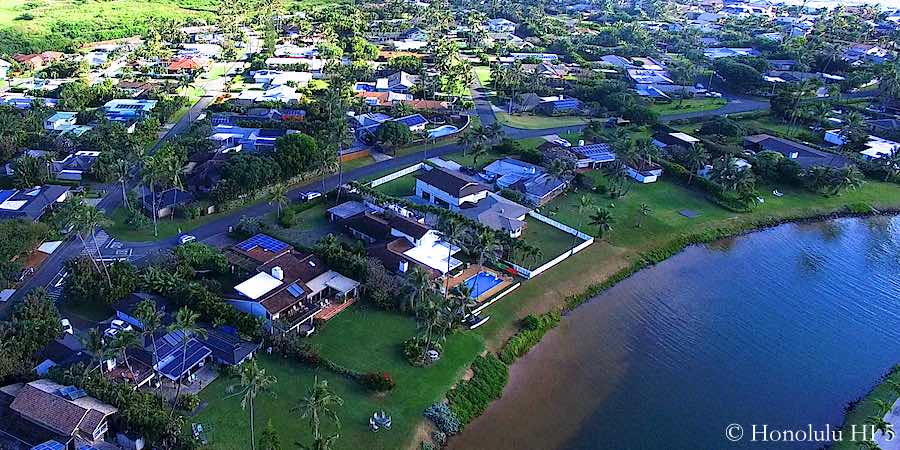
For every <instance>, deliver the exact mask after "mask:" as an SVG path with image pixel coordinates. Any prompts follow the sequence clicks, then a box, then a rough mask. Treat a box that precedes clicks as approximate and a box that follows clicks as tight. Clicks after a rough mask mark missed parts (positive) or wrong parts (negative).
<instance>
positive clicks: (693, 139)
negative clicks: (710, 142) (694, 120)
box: [670, 133, 700, 143]
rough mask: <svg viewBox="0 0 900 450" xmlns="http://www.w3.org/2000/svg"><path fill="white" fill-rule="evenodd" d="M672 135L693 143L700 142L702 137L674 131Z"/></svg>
mask: <svg viewBox="0 0 900 450" xmlns="http://www.w3.org/2000/svg"><path fill="white" fill-rule="evenodd" d="M670 136H672V137H675V138H678V139H681V140H682V141H684V142H691V143H695V142H700V139H697V138H695V137H693V136H691V135H689V134H685V133H672V134H671V135H670Z"/></svg>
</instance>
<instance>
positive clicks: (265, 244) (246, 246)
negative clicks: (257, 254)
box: [237, 234, 288, 253]
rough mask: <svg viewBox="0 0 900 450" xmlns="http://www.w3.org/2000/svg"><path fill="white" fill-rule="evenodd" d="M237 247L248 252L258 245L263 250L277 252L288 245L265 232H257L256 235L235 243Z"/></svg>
mask: <svg viewBox="0 0 900 450" xmlns="http://www.w3.org/2000/svg"><path fill="white" fill-rule="evenodd" d="M237 247H238V248H239V249H241V250H243V251H245V252H249V251H250V250H253V249H254V248H256V247H260V248H262V249H264V250H268V251H270V252H273V253H278V252H281V251H283V250H284V249H286V248H288V245H287V244H285V243H284V242H281V241H279V240H278V239H275V238H273V237H271V236H266V235H265V234H257V235H256V236H253V237H251V238H250V239H247V240H246V241H244V242H241V243H240V244H238V245H237Z"/></svg>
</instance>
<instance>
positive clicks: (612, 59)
mask: <svg viewBox="0 0 900 450" xmlns="http://www.w3.org/2000/svg"><path fill="white" fill-rule="evenodd" d="M600 61H601V62H603V63H604V64H608V65H611V66H615V67H618V68H620V69H628V68H631V67H635V65H634V64H632V62H631V61H630V60H629V59H628V58H625V57H622V56H619V55H604V56H601V57H600Z"/></svg>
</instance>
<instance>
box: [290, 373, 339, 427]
mask: <svg viewBox="0 0 900 450" xmlns="http://www.w3.org/2000/svg"><path fill="white" fill-rule="evenodd" d="M343 405H344V400H343V399H342V398H341V397H339V396H338V395H337V394H335V393H334V391H332V390H331V388H329V387H328V380H322V381H319V377H316V378H315V380H314V381H313V386H312V387H311V388H309V389H308V390H307V391H306V396H304V397H303V398H302V399H301V400H300V402H299V403H298V404H297V406H295V407H294V408H292V409H291V411H292V412H296V413H299V414H300V417H302V418H304V419H309V427H310V428H312V432H313V439H314V440H315V441H318V440H320V439H321V438H322V434H321V433H320V430H319V427H320V425H321V424H322V419H323V418H330V419H331V420H333V421H334V423H335V425H336V426H337V427H338V428H340V426H341V420H340V418H339V417H338V415H337V408H339V407H341V406H343Z"/></svg>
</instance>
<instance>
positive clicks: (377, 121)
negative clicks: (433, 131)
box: [354, 113, 428, 137]
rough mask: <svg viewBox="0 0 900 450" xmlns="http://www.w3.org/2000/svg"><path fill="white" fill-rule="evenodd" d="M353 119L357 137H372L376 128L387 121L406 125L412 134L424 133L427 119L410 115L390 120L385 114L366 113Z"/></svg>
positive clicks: (418, 115) (419, 115) (417, 115)
mask: <svg viewBox="0 0 900 450" xmlns="http://www.w3.org/2000/svg"><path fill="white" fill-rule="evenodd" d="M354 119H355V121H356V122H357V123H358V124H359V125H358V126H357V127H356V129H355V133H356V136H357V137H363V136H370V135H374V134H375V132H376V131H378V127H380V126H381V124H382V123H384V122H387V121H389V120H390V121H392V122H400V123H402V124H404V125H406V126H407V127H408V128H409V131H412V132H422V131H425V126H426V125H428V119H426V118H425V116H423V115H421V114H410V115H408V116H403V117H397V118H395V119H391V118H390V116H387V115H386V114H381V113H368V114H362V115H358V116H355V117H354Z"/></svg>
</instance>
